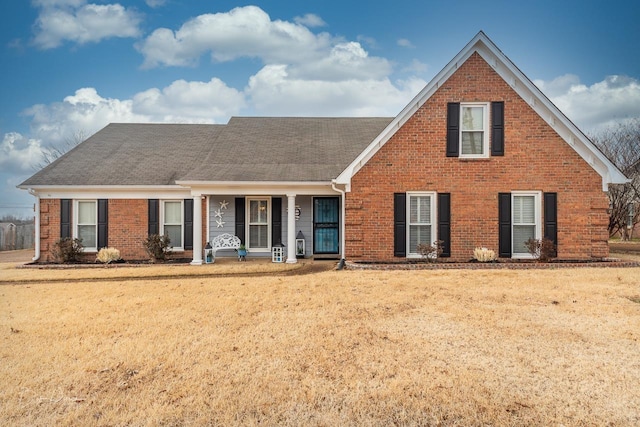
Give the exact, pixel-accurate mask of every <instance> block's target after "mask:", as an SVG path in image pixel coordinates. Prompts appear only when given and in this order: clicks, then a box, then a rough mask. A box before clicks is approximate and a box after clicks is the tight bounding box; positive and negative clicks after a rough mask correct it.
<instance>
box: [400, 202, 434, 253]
mask: <svg viewBox="0 0 640 427" xmlns="http://www.w3.org/2000/svg"><path fill="white" fill-rule="evenodd" d="M434 205H435V194H431V193H408V194H407V215H408V218H407V219H408V221H407V225H408V227H407V243H408V245H409V247H408V248H407V255H408V256H409V257H411V256H420V254H419V253H418V249H417V248H418V245H419V244H420V243H426V244H429V245H430V244H432V243H433V242H434V241H435V240H436V238H435V232H434V227H433V224H434V222H435V221H434V217H435V206H434Z"/></svg>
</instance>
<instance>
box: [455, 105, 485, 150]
mask: <svg viewBox="0 0 640 427" xmlns="http://www.w3.org/2000/svg"><path fill="white" fill-rule="evenodd" d="M487 111H488V104H485V103H482V104H460V157H488V156H489V137H488V132H487V129H488V127H489V115H488V114H487Z"/></svg>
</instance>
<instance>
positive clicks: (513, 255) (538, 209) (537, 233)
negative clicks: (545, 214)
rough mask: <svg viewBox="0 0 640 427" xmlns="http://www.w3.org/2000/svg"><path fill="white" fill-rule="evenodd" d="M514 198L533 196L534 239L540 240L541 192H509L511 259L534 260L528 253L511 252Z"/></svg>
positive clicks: (512, 246) (512, 245)
mask: <svg viewBox="0 0 640 427" xmlns="http://www.w3.org/2000/svg"><path fill="white" fill-rule="evenodd" d="M516 196H533V197H534V209H535V214H534V219H535V221H536V223H535V226H536V228H535V238H536V239H538V240H540V239H541V238H542V192H541V191H512V192H511V213H510V215H511V258H514V259H534V257H533V256H532V255H531V254H530V253H529V252H525V253H518V252H513V248H514V244H513V226H514V225H515V224H514V223H513V206H514V199H515V197H516Z"/></svg>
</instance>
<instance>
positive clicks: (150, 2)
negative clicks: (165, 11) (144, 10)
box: [145, 0, 167, 8]
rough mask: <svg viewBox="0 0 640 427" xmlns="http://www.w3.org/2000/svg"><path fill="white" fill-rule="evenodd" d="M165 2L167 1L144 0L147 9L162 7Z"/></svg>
mask: <svg viewBox="0 0 640 427" xmlns="http://www.w3.org/2000/svg"><path fill="white" fill-rule="evenodd" d="M166 2H167V0H146V1H145V3H147V6H149V7H153V8H156V7H160V6H164V4H165V3H166Z"/></svg>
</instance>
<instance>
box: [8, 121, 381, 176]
mask: <svg viewBox="0 0 640 427" xmlns="http://www.w3.org/2000/svg"><path fill="white" fill-rule="evenodd" d="M391 120H392V118H286V117H283V118H278V117H273V118H260V117H256V118H254V117H246V118H244V117H243V118H238V117H234V118H232V119H231V120H230V121H229V123H228V124H226V125H197V124H123V123H117V124H110V125H108V126H106V127H105V128H104V129H102V130H100V131H99V132H97V133H96V134H94V135H93V136H91V137H90V138H88V139H87V140H86V141H84V142H83V143H81V144H79V145H77V146H76V147H74V148H73V149H72V150H70V151H69V152H68V153H66V154H65V155H64V156H62V157H60V158H59V159H57V160H56V161H55V162H53V163H52V164H50V165H48V166H47V167H46V168H44V169H42V170H41V171H39V172H37V173H36V174H34V175H33V176H32V177H30V178H29V179H27V180H26V181H24V182H23V183H22V184H20V185H19V187H20V188H30V187H35V186H121V185H137V186H145V185H149V186H157V185H175V184H176V181H180V180H184V181H191V180H195V181H234V180H243V181H302V180H304V181H324V182H327V183H329V182H330V181H331V180H332V179H334V178H335V177H336V176H338V174H339V173H340V172H341V171H343V170H344V168H345V167H346V166H347V165H348V164H349V163H350V162H351V161H352V160H353V159H355V158H356V157H357V156H358V154H360V153H361V152H362V150H364V149H365V147H367V145H368V144H369V142H371V140H372V139H373V138H375V137H376V135H378V134H379V133H380V132H381V131H382V129H384V128H385V127H386V126H387V125H388V124H389V122H390V121H391Z"/></svg>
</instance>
